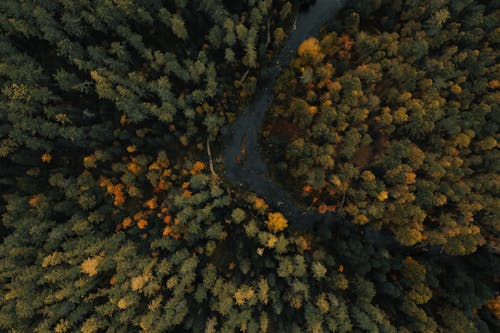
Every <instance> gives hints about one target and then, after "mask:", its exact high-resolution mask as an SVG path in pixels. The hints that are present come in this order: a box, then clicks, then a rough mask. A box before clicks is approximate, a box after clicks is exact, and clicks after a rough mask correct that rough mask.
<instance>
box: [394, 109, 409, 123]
mask: <svg viewBox="0 0 500 333" xmlns="http://www.w3.org/2000/svg"><path fill="white" fill-rule="evenodd" d="M394 121H395V122H396V124H402V123H404V122H406V121H408V115H407V114H406V108H404V107H400V108H398V109H397V110H396V111H395V112H394Z"/></svg>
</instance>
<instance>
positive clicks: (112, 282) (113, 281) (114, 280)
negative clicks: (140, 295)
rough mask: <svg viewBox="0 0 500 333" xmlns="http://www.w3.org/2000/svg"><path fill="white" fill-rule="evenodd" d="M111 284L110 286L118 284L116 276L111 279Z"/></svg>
mask: <svg viewBox="0 0 500 333" xmlns="http://www.w3.org/2000/svg"><path fill="white" fill-rule="evenodd" d="M109 284H110V285H114V284H116V277H115V276H114V275H113V276H112V277H111V279H109Z"/></svg>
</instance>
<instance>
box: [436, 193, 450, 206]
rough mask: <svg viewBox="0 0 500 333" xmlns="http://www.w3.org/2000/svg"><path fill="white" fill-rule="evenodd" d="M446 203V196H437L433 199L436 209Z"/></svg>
mask: <svg viewBox="0 0 500 333" xmlns="http://www.w3.org/2000/svg"><path fill="white" fill-rule="evenodd" d="M446 202H448V198H446V195H444V194H438V195H437V196H436V197H435V198H434V204H435V205H436V206H438V207H440V206H443V205H444V204H446Z"/></svg>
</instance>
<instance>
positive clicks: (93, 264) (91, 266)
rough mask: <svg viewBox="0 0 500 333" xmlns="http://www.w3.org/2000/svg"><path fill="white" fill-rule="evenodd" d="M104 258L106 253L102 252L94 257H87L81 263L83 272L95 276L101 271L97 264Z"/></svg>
mask: <svg viewBox="0 0 500 333" xmlns="http://www.w3.org/2000/svg"><path fill="white" fill-rule="evenodd" d="M103 259H104V253H103V252H101V253H100V254H98V255H96V256H94V257H92V258H87V259H85V260H84V261H83V263H82V264H81V265H80V270H81V271H82V273H85V274H87V275H89V276H94V275H96V274H97V273H98V272H99V271H98V269H97V266H98V265H99V263H100V262H101V261H102V260H103Z"/></svg>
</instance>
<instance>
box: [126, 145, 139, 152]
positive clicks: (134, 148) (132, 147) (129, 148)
mask: <svg viewBox="0 0 500 333" xmlns="http://www.w3.org/2000/svg"><path fill="white" fill-rule="evenodd" d="M136 150H137V147H136V146H135V145H130V146H128V147H127V152H129V153H131V154H132V153H133V152H135V151H136Z"/></svg>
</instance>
